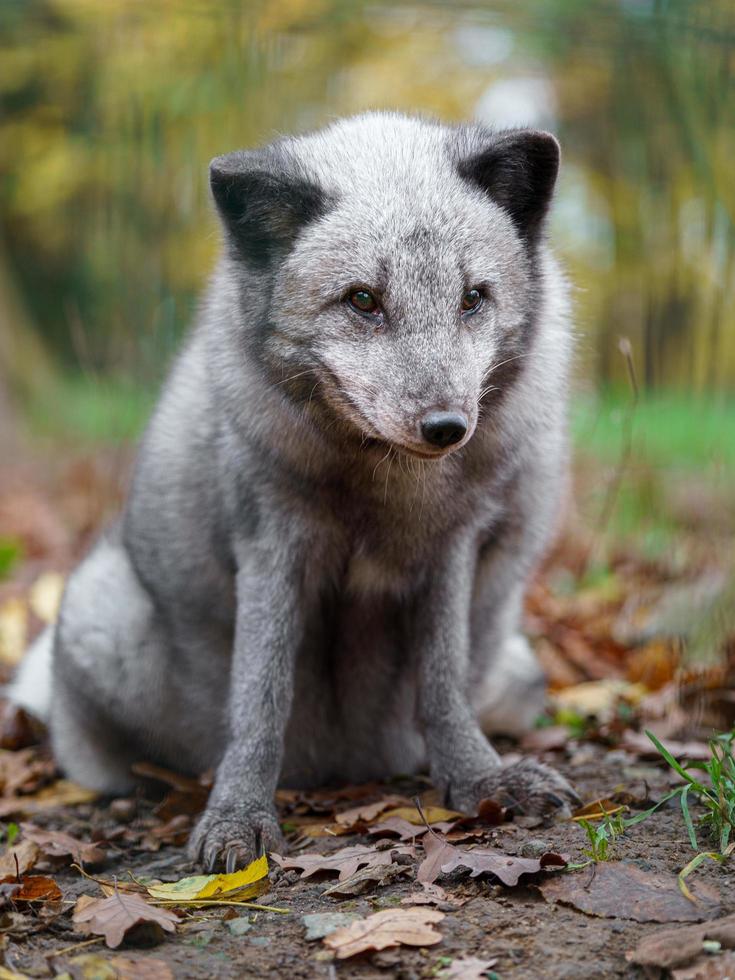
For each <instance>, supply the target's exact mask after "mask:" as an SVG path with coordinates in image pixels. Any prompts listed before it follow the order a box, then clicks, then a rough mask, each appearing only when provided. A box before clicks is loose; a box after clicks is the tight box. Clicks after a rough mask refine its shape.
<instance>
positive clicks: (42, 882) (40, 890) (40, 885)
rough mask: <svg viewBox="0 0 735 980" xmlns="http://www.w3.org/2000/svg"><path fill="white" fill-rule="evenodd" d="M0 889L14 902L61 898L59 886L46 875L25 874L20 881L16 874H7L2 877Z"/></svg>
mask: <svg viewBox="0 0 735 980" xmlns="http://www.w3.org/2000/svg"><path fill="white" fill-rule="evenodd" d="M4 886H9V887H7V888H6V887H4ZM0 891H2V893H3V894H6V895H8V897H9V898H12V900H13V902H55V901H57V900H58V899H60V898H61V889H60V888H59V886H58V885H57V884H56V882H55V881H54V879H53V878H47V877H46V876H45V875H24V876H22V877H21V880H20V883H19V882H18V879H17V878H16V877H15V875H6V876H5V877H4V878H0Z"/></svg>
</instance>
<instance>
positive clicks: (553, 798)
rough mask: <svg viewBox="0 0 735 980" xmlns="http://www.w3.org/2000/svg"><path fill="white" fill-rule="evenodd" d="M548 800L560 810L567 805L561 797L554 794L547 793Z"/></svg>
mask: <svg viewBox="0 0 735 980" xmlns="http://www.w3.org/2000/svg"><path fill="white" fill-rule="evenodd" d="M546 798H547V799H548V801H549V802H550V803H552V804H553V805H554V806H557V807H559V808H561V807H563V806H564V805H565V804H564V800H563V799H562V798H561V797H560V796H556V795H555V794H554V793H547V794H546Z"/></svg>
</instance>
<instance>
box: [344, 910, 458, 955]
mask: <svg viewBox="0 0 735 980" xmlns="http://www.w3.org/2000/svg"><path fill="white" fill-rule="evenodd" d="M443 918H444V913H443V912H439V911H438V910H437V909H421V908H410V909H384V910H383V911H382V912H375V913H374V914H373V915H369V916H368V917H367V918H366V919H360V920H359V921H357V922H353V923H352V924H351V925H349V926H345V927H344V928H343V929H337V930H336V931H335V932H333V933H332V934H331V935H329V936H327V937H326V939H325V940H324V945H325V946H328V947H329V949H331V950H333V951H334V953H335V954H336V956H337V959H338V960H343V959H347V957H349V956H356V955H357V954H358V953H364V952H366V951H367V950H379V949H386V948H388V947H390V946H434V945H435V944H436V943H439V942H441V940H442V935H441V933H440V932H437V930H436V929H434V924H435V923H437V922H441V920H442V919H443Z"/></svg>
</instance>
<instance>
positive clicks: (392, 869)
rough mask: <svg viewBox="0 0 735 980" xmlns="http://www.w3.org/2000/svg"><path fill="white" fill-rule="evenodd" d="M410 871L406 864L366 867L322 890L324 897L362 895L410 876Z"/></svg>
mask: <svg viewBox="0 0 735 980" xmlns="http://www.w3.org/2000/svg"><path fill="white" fill-rule="evenodd" d="M411 871H412V869H411V868H410V867H409V866H408V865H406V864H382V865H378V867H374V866H370V865H368V867H367V868H361V869H360V870H359V871H356V872H355V873H354V874H353V875H350V877H349V878H345V880H344V881H338V882H337V884H336V885H332V886H331V888H327V889H325V890H324V892H323V894H324V895H332V896H335V895H336V896H338V897H340V896H342V895H362V894H364V893H365V892H368V891H373V890H374V889H375V887H376V886H380V887H382V886H384V885H388V884H390V882H392V881H395V880H396V878H400V877H402V876H403V875H408V874H411Z"/></svg>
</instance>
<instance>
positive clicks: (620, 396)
mask: <svg viewBox="0 0 735 980" xmlns="http://www.w3.org/2000/svg"><path fill="white" fill-rule="evenodd" d="M630 407H631V395H630V393H629V392H626V391H618V392H616V391H608V392H604V393H602V394H601V395H598V396H596V397H585V396H578V397H577V398H576V399H575V400H574V403H573V410H572V432H573V434H574V443H575V446H576V447H577V449H579V450H580V451H582V452H584V453H585V454H590V455H592V456H597V457H598V458H599V459H601V460H603V461H605V462H609V463H615V462H616V461H617V460H618V459H619V456H620V452H621V447H622V445H623V431H624V420H625V417H626V414H627V413H628V412H629V411H630ZM632 459H633V462H635V461H636V460H641V461H643V462H645V463H646V464H647V465H649V466H651V467H665V468H668V467H677V468H682V469H689V470H701V469H702V468H704V469H707V470H724V471H726V472H728V473H733V472H735V397H732V398H730V399H712V400H705V399H702V398H695V397H694V396H691V395H685V394H677V393H674V392H660V393H654V394H646V393H643V394H642V396H641V398H640V400H639V402H638V405H637V406H636V408H635V411H634V419H633V452H632Z"/></svg>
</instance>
